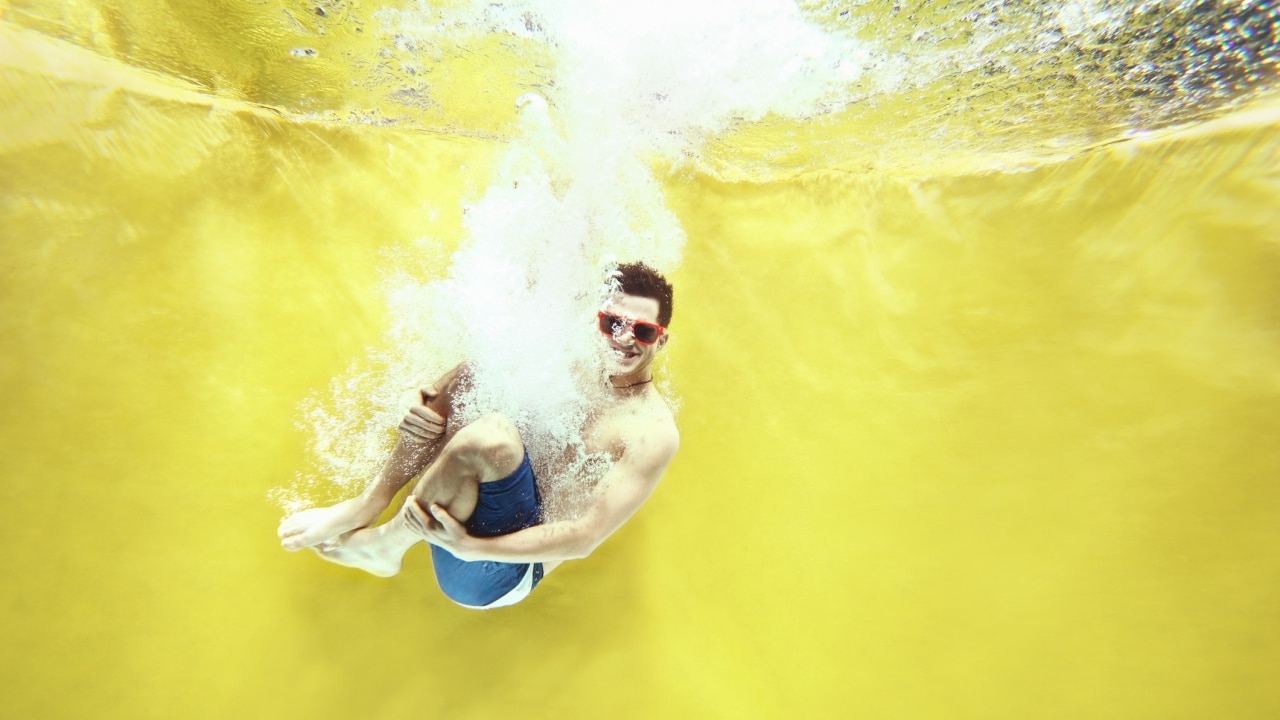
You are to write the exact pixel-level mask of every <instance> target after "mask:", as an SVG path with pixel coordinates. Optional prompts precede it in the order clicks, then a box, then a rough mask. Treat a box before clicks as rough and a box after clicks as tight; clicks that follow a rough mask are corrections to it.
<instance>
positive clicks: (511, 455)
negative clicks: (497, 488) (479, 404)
mask: <svg viewBox="0 0 1280 720" xmlns="http://www.w3.org/2000/svg"><path fill="white" fill-rule="evenodd" d="M450 444H451V445H453V446H454V451H455V452H459V453H463V454H465V455H466V456H467V457H468V458H469V459H471V460H473V461H474V462H476V463H477V464H478V465H480V466H481V468H482V469H486V470H488V471H489V472H488V473H482V476H485V475H488V477H484V478H483V479H484V480H497V479H500V478H503V477H506V476H507V475H510V474H511V473H513V472H515V471H516V468H518V467H520V463H521V462H523V461H524V442H523V441H521V440H520V431H519V430H517V429H516V426H515V423H513V422H511V420H510V419H509V418H507V417H506V416H505V415H499V414H497V413H491V414H489V415H484V416H481V417H480V418H479V419H477V420H476V421H475V422H473V423H471V424H470V425H467V426H466V427H464V428H462V429H461V430H459V431H458V434H457V435H456V436H454V438H453V441H452V442H451V443H450Z"/></svg>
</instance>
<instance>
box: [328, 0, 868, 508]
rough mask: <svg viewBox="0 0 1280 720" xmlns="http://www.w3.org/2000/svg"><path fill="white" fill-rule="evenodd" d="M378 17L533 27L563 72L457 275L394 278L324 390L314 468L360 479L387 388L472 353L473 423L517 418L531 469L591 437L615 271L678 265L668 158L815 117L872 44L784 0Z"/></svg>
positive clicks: (526, 126) (437, 25)
mask: <svg viewBox="0 0 1280 720" xmlns="http://www.w3.org/2000/svg"><path fill="white" fill-rule="evenodd" d="M380 17H381V19H382V21H383V23H384V25H385V29H386V31H387V32H388V33H389V34H390V35H391V36H392V37H393V40H394V42H395V44H396V45H397V46H398V47H400V48H401V49H403V48H416V49H422V51H424V52H425V51H426V49H427V48H429V46H431V45H432V44H433V43H439V42H444V41H449V42H464V43H465V41H466V38H467V37H468V36H475V35H477V34H479V33H491V32H503V33H509V34H511V35H515V36H518V37H520V38H523V39H525V40H532V41H534V42H537V43H540V44H541V45H542V46H543V47H544V48H545V50H546V52H547V53H548V54H549V56H550V57H551V59H552V69H553V74H554V79H555V82H554V87H553V88H551V89H550V90H549V91H548V92H549V94H548V96H547V97H545V98H544V97H540V96H536V95H531V96H525V97H522V98H520V99H519V102H520V104H521V105H522V108H521V111H520V127H519V128H518V129H517V131H516V133H515V139H514V140H513V141H512V142H511V144H510V146H509V148H508V149H507V151H506V152H505V154H504V155H503V157H502V158H501V160H500V162H499V163H498V165H497V168H496V170H495V173H494V177H493V180H492V182H491V183H490V184H489V186H488V189H487V191H486V192H485V193H484V195H483V197H481V198H480V199H479V200H478V201H476V202H475V203H473V204H472V205H470V206H469V207H467V208H465V230H466V237H465V238H464V240H463V242H462V244H461V246H460V247H459V249H458V250H457V251H456V252H455V253H454V254H453V255H452V257H451V258H450V260H449V266H448V272H447V275H446V277H444V278H442V279H435V280H427V281H423V280H420V279H414V278H411V277H407V276H400V277H397V278H395V279H394V280H393V281H392V282H391V283H390V290H389V303H390V309H391V317H392V328H391V331H390V333H389V338H388V340H389V342H388V346H389V348H390V350H389V352H388V353H387V354H386V355H384V356H380V357H378V358H376V359H375V362H373V363H372V364H373V366H374V369H373V370H368V369H365V370H364V371H363V372H361V371H357V370H353V371H352V372H351V373H350V374H349V375H350V377H349V378H348V379H347V380H345V381H341V382H336V383H335V386H334V388H332V392H331V395H332V398H331V400H328V401H321V399H320V398H316V399H314V400H313V401H312V402H311V404H310V406H309V408H308V410H307V413H308V416H309V417H308V420H309V422H310V423H311V424H312V426H313V428H314V434H315V438H316V439H315V443H314V450H315V454H316V455H317V458H318V461H319V463H320V465H321V468H320V474H322V475H329V476H332V477H334V478H335V479H337V480H339V482H340V483H341V484H343V485H344V486H345V487H347V488H348V489H350V488H352V487H354V486H358V485H361V484H363V483H364V482H365V481H367V479H368V478H369V477H371V476H372V474H373V473H375V472H376V471H377V467H376V466H377V464H378V460H376V459H375V458H380V457H382V456H385V453H386V448H388V447H389V445H390V437H391V436H390V433H389V432H388V430H387V428H391V427H394V426H395V424H396V421H397V420H398V414H399V413H400V412H402V409H403V406H404V405H405V404H406V403H405V402H404V401H403V400H402V401H401V402H400V403H396V402H395V401H394V399H393V398H396V397H401V398H411V397H412V389H413V387H414V385H415V383H420V382H421V381H422V380H424V379H426V378H427V377H429V376H430V374H434V373H439V372H441V371H443V370H444V369H446V368H447V367H449V366H450V365H451V364H452V363H453V362H456V361H458V360H460V359H466V360H468V361H469V362H470V363H471V364H472V365H473V367H474V368H475V374H476V382H475V383H474V384H473V386H472V389H471V390H470V391H468V392H467V393H466V394H465V395H464V396H463V397H462V398H461V400H460V408H459V411H460V413H461V415H462V416H463V417H464V418H468V419H470V418H474V417H477V416H478V415H480V414H482V413H486V412H501V413H503V414H506V415H507V416H509V417H511V418H512V419H513V420H514V421H515V422H516V424H517V425H518V426H519V427H520V429H521V432H522V435H523V436H524V437H525V441H526V445H527V446H528V447H529V448H530V452H531V455H533V456H534V459H535V464H545V462H547V461H548V460H549V459H550V458H551V457H552V456H555V455H559V454H560V453H561V451H563V449H564V448H566V447H570V446H573V445H580V439H579V437H578V434H579V432H580V430H581V427H582V425H583V422H584V420H585V417H586V413H587V411H588V409H589V407H590V406H591V404H592V402H593V398H592V397H591V394H590V392H589V388H588V387H584V385H583V383H582V376H583V373H584V371H585V372H586V375H587V376H588V377H591V376H592V375H593V373H592V372H591V371H590V370H589V369H590V368H595V367H598V365H599V360H598V354H599V338H598V333H596V332H595V331H594V330H593V328H592V321H593V316H594V310H595V309H596V307H597V306H598V305H599V303H600V301H601V298H600V296H599V294H598V291H599V288H600V286H601V282H602V281H603V279H604V278H605V273H606V270H607V269H608V268H609V267H610V266H611V265H612V264H613V263H614V262H615V261H623V262H625V261H632V260H643V261H645V262H646V263H648V264H650V265H651V266H653V267H655V268H657V269H659V270H660V271H663V272H670V271H672V270H674V269H675V268H676V267H677V266H678V264H679V261H680V255H681V250H682V248H683V245H684V242H685V235H684V231H683V229H682V228H681V227H680V223H679V221H678V219H677V218H676V217H675V216H674V215H673V214H672V213H671V212H670V211H669V210H668V209H667V207H666V205H665V202H664V199H663V195H662V186H661V181H660V179H659V178H657V177H655V175H654V172H653V167H654V164H655V160H661V161H663V162H664V163H666V164H668V165H669V164H671V163H672V162H677V163H678V162H679V160H680V158H682V157H683V156H685V155H687V154H691V153H695V152H696V151H697V148H698V145H699V144H700V143H701V142H702V141H703V140H704V139H705V138H707V137H711V136H714V135H716V134H718V133H721V132H722V131H724V130H725V129H726V128H728V127H730V126H731V125H733V124H734V123H737V122H742V121H752V120H757V119H760V118H762V117H765V116H767V115H778V116H786V117H804V116H807V115H809V114H812V113H814V112H816V111H818V110H820V109H821V108H822V107H823V104H824V103H826V102H831V101H832V98H835V97H837V96H838V91H839V90H840V89H842V88H844V87H845V86H847V84H848V83H849V81H850V80H851V79H852V78H854V77H856V76H857V74H858V73H859V72H860V68H861V64H860V63H861V59H862V57H863V56H864V55H865V53H863V52H862V51H861V50H860V48H858V47H856V46H855V45H853V44H852V43H851V41H848V40H840V39H836V38H833V37H832V36H829V35H826V34H824V33H823V32H822V31H821V30H820V29H818V28H817V27H815V26H813V25H811V24H809V23H808V22H806V21H805V20H804V18H803V17H802V16H801V15H800V12H799V10H798V9H797V8H796V6H795V5H794V4H793V3H791V2H786V1H785V0H753V2H751V3H741V2H738V1H737V0H700V1H699V2H694V3H689V2H675V1H673V0H657V1H650V2H646V3H619V2H616V1H613V0H610V1H607V2H606V1H603V0H591V1H589V2H584V1H575V2H544V3H531V2H504V3H502V4H493V3H487V2H469V3H461V4H459V5H457V6H454V7H451V8H443V9H442V8H433V7H430V6H428V5H426V4H425V3H421V2H420V3H418V4H417V5H416V6H413V7H411V8H410V9H407V10H388V11H384V12H382V13H381V14H380ZM515 100H516V99H515V98H513V101H515ZM588 385H589V384H588ZM662 386H663V387H665V388H668V389H670V387H671V386H670V383H669V382H668V383H664V384H663V385H662ZM326 406H329V407H332V409H331V410H325V409H324V408H325V407H326ZM371 408H372V409H371ZM356 418H365V421H358V420H356ZM375 449H380V450H378V451H375ZM597 460H598V458H597V459H590V458H579V460H578V461H577V463H576V465H575V468H576V469H575V470H573V471H571V472H568V473H566V477H567V479H565V480H564V482H565V483H570V484H571V483H573V482H578V481H580V480H581V479H582V477H584V476H589V477H593V478H598V477H599V476H600V475H601V471H600V467H601V465H600V463H599V462H597ZM570 476H577V479H574V477H570ZM586 484H589V482H588V483H586ZM570 494H572V493H570ZM579 498H581V495H580V494H579ZM569 504H570V505H573V504H574V503H572V502H571V503H569Z"/></svg>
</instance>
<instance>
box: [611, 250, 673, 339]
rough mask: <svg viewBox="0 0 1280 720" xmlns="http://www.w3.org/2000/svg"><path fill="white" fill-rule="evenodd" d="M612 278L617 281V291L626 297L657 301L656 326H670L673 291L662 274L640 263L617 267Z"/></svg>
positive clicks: (624, 264)
mask: <svg viewBox="0 0 1280 720" xmlns="http://www.w3.org/2000/svg"><path fill="white" fill-rule="evenodd" d="M614 277H615V278H617V280H618V289H620V290H622V292H624V293H626V294H627V295H635V296H636V297H646V298H652V299H654V300H657V301H658V324H659V325H661V326H662V327H667V326H668V325H670V324H671V306H672V304H673V303H674V291H673V290H672V289H671V283H669V282H667V279H666V278H664V277H662V273H659V272H658V271H657V270H654V269H653V268H651V267H649V266H648V265H645V264H644V263H642V262H633V263H623V264H621V265H619V266H618V271H617V272H616V273H615V274H614Z"/></svg>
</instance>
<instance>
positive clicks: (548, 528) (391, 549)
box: [279, 263, 680, 608]
mask: <svg viewBox="0 0 1280 720" xmlns="http://www.w3.org/2000/svg"><path fill="white" fill-rule="evenodd" d="M614 277H615V279H616V281H617V282H616V285H615V288H616V291H615V292H614V293H613V294H612V296H611V297H610V298H609V300H607V301H606V302H605V304H604V306H603V307H602V309H601V311H600V312H599V313H598V314H597V316H596V327H597V328H598V330H599V332H600V342H601V352H602V354H603V356H604V363H605V368H606V372H605V373H604V374H602V375H601V376H600V378H601V380H600V381H598V382H601V383H605V382H606V381H607V384H606V385H605V386H604V387H603V388H602V389H601V390H602V392H603V394H604V398H605V399H604V402H603V403H601V406H600V407H598V408H595V409H594V410H593V412H592V413H591V415H590V417H589V419H588V420H587V422H586V425H585V426H584V427H583V428H582V439H583V448H582V450H583V451H584V452H586V453H589V454H603V455H605V456H607V457H609V458H610V459H611V460H612V466H611V468H610V469H609V471H608V474H607V475H606V476H605V477H604V478H603V480H601V481H600V482H599V484H598V485H596V487H595V489H594V490H593V491H592V494H591V497H590V501H589V503H588V504H587V506H586V508H585V510H583V511H582V512H581V513H580V514H578V515H577V516H576V517H573V518H569V519H558V520H555V521H552V522H544V521H543V517H542V512H541V497H542V495H543V491H544V490H546V489H547V488H543V489H541V490H540V488H539V485H538V481H537V478H535V476H534V471H533V468H532V466H531V465H530V462H529V456H528V453H527V452H526V451H525V447H524V443H523V441H522V439H521V437H520V434H519V432H518V431H517V429H516V427H515V425H514V424H513V423H512V422H511V421H510V420H509V419H508V418H506V417H504V416H502V415H498V414H490V415H485V416H482V417H480V418H479V419H477V420H476V421H474V422H472V423H470V424H468V425H466V426H465V427H460V428H459V427H456V425H457V423H456V422H451V417H452V415H453V407H452V399H453V397H454V395H455V394H457V393H458V392H459V391H460V389H461V388H462V387H464V385H465V383H467V382H469V381H470V376H469V374H468V371H467V369H466V366H465V365H462V366H459V367H458V368H455V369H454V370H452V371H450V372H449V373H446V374H445V376H444V377H442V378H440V380H439V381H437V383H436V384H435V385H434V386H432V387H431V388H428V389H426V390H423V391H422V393H421V395H422V402H421V403H420V404H418V405H415V406H414V407H412V408H411V409H410V410H409V412H408V414H406V415H405V418H404V420H403V422H401V424H400V437H399V439H398V440H397V442H396V447H395V449H394V450H393V451H392V455H391V458H390V459H389V460H388V461H387V463H386V465H385V466H384V467H383V469H382V472H381V473H380V474H379V476H378V477H377V478H376V479H375V480H374V481H373V482H372V483H371V484H370V485H369V487H368V488H366V489H365V491H364V492H363V493H361V494H360V495H359V496H357V497H354V498H351V499H349V500H346V501H344V502H341V503H338V504H337V505H333V506H330V507H325V508H314V509H310V510H304V511H302V512H299V513H296V514H294V515H291V516H289V517H287V518H285V519H284V520H283V521H282V522H281V523H280V529H279V535H280V539H281V544H282V545H283V546H284V548H285V549H286V550H291V551H292V550H300V549H302V548H306V547H309V548H312V549H313V550H315V551H316V552H317V553H318V554H319V555H320V556H321V557H323V558H325V559H326V560H330V561H332V562H335V563H338V564H341V565H347V566H350V567H356V568H360V569H361V570H365V571H367V572H369V573H372V574H374V575H379V576H384V577H388V576H391V575H395V574H396V573H398V572H399V571H400V563H401V559H402V558H403V557H404V553H405V552H406V551H407V550H408V549H409V548H410V547H412V546H414V545H416V544H417V543H419V542H423V541H425V542H427V543H429V544H430V545H431V556H432V562H433V564H434V566H435V572H436V579H437V581H438V582H439V584H440V588H441V590H443V591H444V593H445V594H446V595H447V596H449V598H450V599H452V600H453V601H454V602H456V603H458V604H460V605H463V606H465V607H472V608H493V607H501V606H503V605H511V604H513V603H516V602H519V601H520V600H522V599H523V598H524V597H526V596H527V595H528V594H529V592H530V591H531V590H532V589H533V588H534V587H535V586H536V585H537V584H538V582H539V581H540V580H541V579H542V577H543V575H544V574H545V573H547V572H550V571H551V570H552V569H553V568H555V567H556V566H557V565H559V564H560V563H561V562H562V561H564V560H571V559H576V558H584V557H586V556H587V555H589V554H590V553H591V551H592V550H594V549H595V548H596V547H597V546H598V545H600V543H602V542H603V541H604V540H605V538H607V537H609V536H610V535H611V534H613V532H614V531H615V530H617V529H618V528H619V527H621V526H622V524H623V523H625V522H626V521H627V520H628V519H629V518H630V517H631V516H632V514H634V513H635V511H636V510H638V509H639V508H640V506H641V505H642V504H643V503H644V501H645V500H646V499H648V497H649V495H650V494H651V493H652V492H653V490H654V488H655V487H656V486H657V484H658V480H659V479H660V478H661V477H662V473H663V472H664V471H665V470H666V468H667V465H668V464H669V463H670V462H671V459H672V458H673V457H674V456H675V453H676V449H677V448H678V446H679V443H680V436H679V434H678V433H677V432H676V426H675V420H674V418H673V417H672V415H671V411H670V409H669V408H668V407H667V405H666V403H665V401H664V400H663V399H662V396H661V395H660V394H659V393H658V392H657V390H656V389H654V386H653V374H652V371H651V368H650V366H651V365H652V363H653V361H654V358H655V357H656V356H657V354H658V352H659V351H661V350H662V348H663V347H665V346H666V344H667V340H668V338H669V335H668V334H667V330H666V328H667V326H668V325H669V324H670V322H671V309H672V288H671V285H670V284H669V283H668V282H667V281H666V279H665V278H663V277H662V276H661V275H660V274H658V273H657V272H656V271H654V270H653V269H652V268H650V267H648V266H646V265H644V264H643V263H631V264H626V265H621V266H619V267H618V270H617V272H616V273H614ZM588 381H589V382H590V381H591V380H588ZM566 452H567V451H566ZM419 475H421V477H420V478H419V479H418V482H417V484H416V485H415V486H414V488H413V490H412V492H411V493H410V494H409V495H408V497H406V498H405V501H404V503H403V505H402V506H401V508H400V510H399V512H397V513H396V515H395V516H394V517H393V518H392V519H391V520H390V521H388V522H386V523H384V524H382V525H379V526H377V527H369V526H370V525H371V524H372V523H373V521H374V520H376V519H377V517H378V516H379V515H380V514H381V513H382V511H383V510H384V509H386V508H387V507H388V506H389V504H390V503H391V500H392V499H393V498H394V497H395V495H396V493H397V492H398V491H399V490H400V488H402V487H403V486H404V485H405V484H407V483H408V482H409V481H410V480H412V479H414V478H417V477H419Z"/></svg>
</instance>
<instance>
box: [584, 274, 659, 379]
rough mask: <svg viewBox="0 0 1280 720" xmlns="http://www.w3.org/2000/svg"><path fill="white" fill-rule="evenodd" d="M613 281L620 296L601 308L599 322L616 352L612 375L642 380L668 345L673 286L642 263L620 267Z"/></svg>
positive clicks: (616, 295)
mask: <svg viewBox="0 0 1280 720" xmlns="http://www.w3.org/2000/svg"><path fill="white" fill-rule="evenodd" d="M613 280H614V281H615V282H616V285H615V288H616V292H614V293H613V294H612V295H611V296H610V298H609V299H608V300H607V301H606V302H605V304H604V306H603V307H602V308H601V312H600V315H599V316H598V317H597V322H598V323H599V327H600V331H601V333H602V334H603V335H604V337H605V338H607V342H608V345H609V349H610V350H611V351H612V353H611V354H612V360H613V362H612V363H611V364H612V365H613V366H614V367H613V368H611V371H612V374H614V375H615V376H617V375H636V376H640V375H642V374H644V373H645V371H646V369H647V368H648V367H649V365H650V363H652V362H653V359H654V357H655V356H656V355H657V353H658V351H659V350H661V349H662V348H663V346H665V345H666V344H667V337H668V335H667V332H666V327H667V325H669V324H670V323H671V308H672V302H673V291H672V288H671V283H669V282H667V279H666V278H664V277H662V275H661V274H659V273H658V271H656V270H654V269H653V268H651V267H649V266H648V265H645V264H644V263H640V262H635V263H626V264H624V265H619V266H618V268H617V271H616V272H614V274H613Z"/></svg>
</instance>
